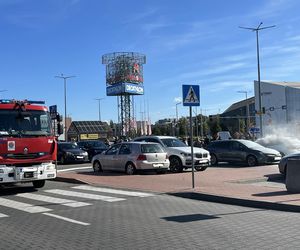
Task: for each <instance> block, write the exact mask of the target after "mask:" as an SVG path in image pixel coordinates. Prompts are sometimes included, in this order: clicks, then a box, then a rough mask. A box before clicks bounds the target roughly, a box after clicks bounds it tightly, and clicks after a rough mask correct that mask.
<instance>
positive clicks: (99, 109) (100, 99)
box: [95, 98, 105, 121]
mask: <svg viewBox="0 0 300 250" xmlns="http://www.w3.org/2000/svg"><path fill="white" fill-rule="evenodd" d="M103 99H105V98H95V100H96V101H98V112H99V121H101V107H100V102H101V101H102V100H103Z"/></svg>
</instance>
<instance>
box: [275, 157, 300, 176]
mask: <svg viewBox="0 0 300 250" xmlns="http://www.w3.org/2000/svg"><path fill="white" fill-rule="evenodd" d="M289 159H297V160H299V159H300V152H299V153H294V154H289V155H286V156H284V157H282V158H281V160H280V162H279V164H278V168H279V172H280V173H282V174H284V175H285V174H286V167H287V163H288V160H289Z"/></svg>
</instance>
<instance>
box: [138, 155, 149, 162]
mask: <svg viewBox="0 0 300 250" xmlns="http://www.w3.org/2000/svg"><path fill="white" fill-rule="evenodd" d="M136 160H137V161H145V160H147V157H146V155H139V156H138V158H137V159H136Z"/></svg>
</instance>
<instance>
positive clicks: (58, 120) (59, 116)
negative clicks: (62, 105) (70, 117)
mask: <svg viewBox="0 0 300 250" xmlns="http://www.w3.org/2000/svg"><path fill="white" fill-rule="evenodd" d="M56 120H57V122H61V121H62V117H61V115H60V114H59V113H57V115H56Z"/></svg>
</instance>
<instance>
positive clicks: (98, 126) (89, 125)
mask: <svg viewBox="0 0 300 250" xmlns="http://www.w3.org/2000/svg"><path fill="white" fill-rule="evenodd" d="M72 126H74V127H75V129H76V130H77V132H78V133H80V134H81V133H86V134H88V133H99V132H106V131H107V129H108V124H107V123H106V122H101V121H73V122H72V124H71V126H70V127H72Z"/></svg>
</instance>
